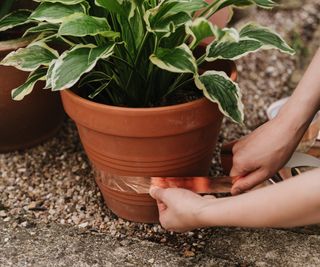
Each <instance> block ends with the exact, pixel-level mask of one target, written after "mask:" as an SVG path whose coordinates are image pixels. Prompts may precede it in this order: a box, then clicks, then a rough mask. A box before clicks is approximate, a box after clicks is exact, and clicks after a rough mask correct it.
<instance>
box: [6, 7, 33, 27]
mask: <svg viewBox="0 0 320 267" xmlns="http://www.w3.org/2000/svg"><path fill="white" fill-rule="evenodd" d="M30 13H31V12H30V11H28V10H17V11H14V12H12V13H10V14H8V15H6V16H4V17H3V18H2V19H1V20H0V32H2V31H6V30H8V29H11V28H14V27H16V26H20V25H23V24H27V23H30V20H28V18H29V16H30Z"/></svg>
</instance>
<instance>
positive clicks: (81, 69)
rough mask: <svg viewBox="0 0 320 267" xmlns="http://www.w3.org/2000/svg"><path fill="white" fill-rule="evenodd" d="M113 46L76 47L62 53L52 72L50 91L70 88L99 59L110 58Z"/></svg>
mask: <svg viewBox="0 0 320 267" xmlns="http://www.w3.org/2000/svg"><path fill="white" fill-rule="evenodd" d="M114 46H115V44H114V43H112V44H108V45H105V46H99V47H96V46H94V45H86V46H84V45H77V46H75V47H74V48H73V49H72V50H70V51H67V52H65V53H63V54H62V55H61V56H60V57H59V58H58V60H57V61H56V63H55V65H54V67H53V70H52V77H51V84H52V90H53V91H57V90H62V89H65V88H71V87H72V86H73V85H75V84H76V83H77V82H78V81H79V79H80V78H81V76H82V75H83V74H85V73H87V72H89V71H91V70H92V69H93V68H94V67H95V65H96V64H97V62H98V60H99V59H106V58H108V57H110V56H111V55H112V54H113V49H114Z"/></svg>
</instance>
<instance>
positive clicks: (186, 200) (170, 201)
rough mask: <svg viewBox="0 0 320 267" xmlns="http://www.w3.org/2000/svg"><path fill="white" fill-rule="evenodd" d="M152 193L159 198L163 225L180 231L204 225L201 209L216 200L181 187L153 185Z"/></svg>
mask: <svg viewBox="0 0 320 267" xmlns="http://www.w3.org/2000/svg"><path fill="white" fill-rule="evenodd" d="M150 195H151V197H153V198H154V199H156V200H157V204H158V209H159V216H160V217H159V219H160V223H161V225H162V227H163V228H165V229H166V230H169V231H174V232H180V233H181V232H186V231H190V230H192V229H195V228H199V227H204V226H205V225H203V223H202V222H201V220H200V218H199V214H200V211H201V210H202V208H204V207H206V206H208V205H210V204H212V203H213V202H214V201H216V199H215V197H213V196H204V197H201V196H200V195H198V194H196V193H193V192H192V191H189V190H185V189H179V188H168V189H162V188H160V187H155V186H152V187H151V188H150Z"/></svg>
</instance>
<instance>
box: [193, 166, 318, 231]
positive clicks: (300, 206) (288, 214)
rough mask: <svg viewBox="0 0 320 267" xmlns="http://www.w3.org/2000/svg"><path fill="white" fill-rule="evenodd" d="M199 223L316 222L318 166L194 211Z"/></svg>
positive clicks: (275, 224)
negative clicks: (196, 213) (310, 170)
mask: <svg viewBox="0 0 320 267" xmlns="http://www.w3.org/2000/svg"><path fill="white" fill-rule="evenodd" d="M198 218H200V224H201V225H202V226H241V227H295V226H302V225H309V224H316V223H320V169H317V170H314V171H312V172H308V173H305V174H302V175H300V176H298V177H296V178H292V179H290V180H288V181H285V182H282V183H280V184H277V185H274V186H269V187H266V188H263V189H259V190H256V191H252V192H249V193H246V194H242V195H239V196H235V197H231V198H229V199H225V200H223V201H216V202H212V204H211V205H207V206H205V207H203V208H202V209H201V210H200V211H199V214H198Z"/></svg>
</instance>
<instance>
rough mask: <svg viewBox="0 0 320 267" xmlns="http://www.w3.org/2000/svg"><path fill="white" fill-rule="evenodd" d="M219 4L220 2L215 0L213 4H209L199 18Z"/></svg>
mask: <svg viewBox="0 0 320 267" xmlns="http://www.w3.org/2000/svg"><path fill="white" fill-rule="evenodd" d="M219 2H220V0H216V1H215V2H213V3H211V4H210V5H209V6H207V8H206V9H205V10H204V11H203V12H202V13H201V14H200V16H199V17H203V16H204V15H205V14H207V13H208V11H209V10H210V9H211V8H213V7H214V6H215V5H216V4H218V3H219Z"/></svg>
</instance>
